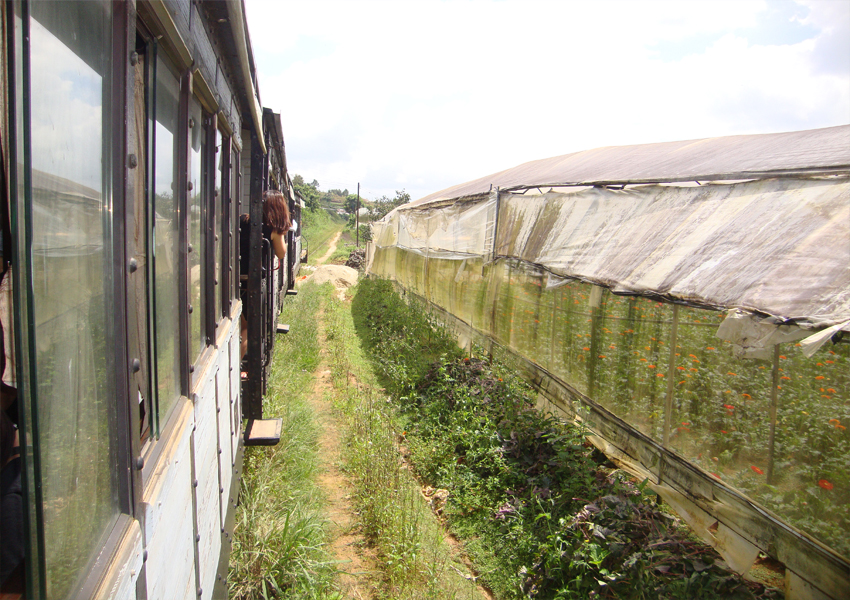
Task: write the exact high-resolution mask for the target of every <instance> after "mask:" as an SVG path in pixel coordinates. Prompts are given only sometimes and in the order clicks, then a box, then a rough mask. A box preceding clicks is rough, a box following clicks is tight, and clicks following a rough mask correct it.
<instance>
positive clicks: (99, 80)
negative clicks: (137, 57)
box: [30, 2, 118, 598]
mask: <svg viewBox="0 0 850 600" xmlns="http://www.w3.org/2000/svg"><path fill="white" fill-rule="evenodd" d="M31 7H32V20H31V24H30V27H31V37H30V43H31V60H32V67H31V72H30V73H31V86H32V89H31V94H32V96H31V119H32V120H31V133H32V138H31V139H32V164H31V167H32V223H31V227H32V278H33V290H32V294H33V300H34V320H35V327H36V333H35V340H36V370H37V406H36V410H37V414H38V423H39V428H40V443H41V450H40V451H41V468H42V472H41V482H42V486H43V487H42V493H43V511H44V514H43V517H44V537H45V544H44V547H45V559H46V566H47V573H46V584H47V587H46V593H47V597H48V598H61V597H64V596H66V595H67V593H68V592H69V590H70V589H71V588H72V586H73V585H74V584H75V582H76V581H77V580H78V579H79V578H80V577H84V576H85V575H86V571H87V569H86V567H87V564H88V563H89V560H90V558H91V557H92V556H93V554H94V552H95V550H96V549H97V548H98V547H99V545H100V542H101V540H102V538H103V537H104V535H105V534H106V532H107V531H108V529H109V527H110V526H111V525H112V524H113V523H114V520H115V518H116V517H117V514H118V497H117V481H116V469H114V468H113V463H114V461H113V456H114V452H115V444H114V441H113V439H112V433H111V432H113V431H115V428H114V426H111V424H112V422H113V419H114V415H113V412H112V410H113V407H114V404H115V388H114V379H113V376H112V373H113V372H114V367H113V365H112V363H111V361H110V357H111V356H112V355H114V348H113V340H112V337H111V335H110V332H109V329H108V327H107V323H108V321H109V319H110V318H111V316H112V311H113V306H112V299H111V292H110V290H111V288H112V277H111V264H112V253H111V243H112V239H111V223H110V218H111V211H110V203H111V197H110V194H109V189H108V187H107V182H109V178H108V169H109V151H108V146H106V147H105V143H108V142H105V140H108V139H109V131H108V130H106V129H105V127H104V123H107V122H108V118H109V115H108V109H109V102H108V101H105V98H107V93H108V89H109V82H108V80H107V79H106V76H107V75H108V73H109V67H110V60H109V56H110V29H109V23H110V20H111V15H110V10H111V8H110V5H109V4H108V3H95V2H81V3H76V2H75V3H62V4H61V5H57V4H55V3H49V4H48V3H39V2H35V3H32V5H31Z"/></svg>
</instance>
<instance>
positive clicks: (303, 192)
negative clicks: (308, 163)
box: [292, 175, 320, 211]
mask: <svg viewBox="0 0 850 600" xmlns="http://www.w3.org/2000/svg"><path fill="white" fill-rule="evenodd" d="M292 187H294V188H295V191H296V192H298V195H299V196H301V198H302V200H304V204H305V205H306V206H307V208H308V209H310V210H312V211H315V210H318V208H319V206H320V205H319V196H320V193H319V189H318V188H319V182H318V181H316V180H315V179H314V180H313V183H310V184H305V183H304V178H303V177H301V175H294V176H293V177H292Z"/></svg>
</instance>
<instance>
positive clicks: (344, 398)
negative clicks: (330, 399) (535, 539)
mask: <svg viewBox="0 0 850 600" xmlns="http://www.w3.org/2000/svg"><path fill="white" fill-rule="evenodd" d="M325 315H326V323H327V325H326V332H327V340H328V347H327V350H328V358H329V363H330V367H331V372H332V375H333V377H332V380H333V381H334V385H335V388H334V395H335V406H336V408H337V409H338V411H339V413H338V414H340V415H341V419H342V420H343V421H344V429H345V431H346V436H345V442H346V445H345V456H344V463H345V468H346V469H347V470H348V471H349V473H350V474H351V475H352V479H353V480H354V482H355V486H356V494H355V501H356V505H357V509H358V514H359V518H360V523H359V525H360V529H361V532H362V534H363V535H364V537H365V538H366V540H367V543H368V544H369V545H370V546H371V547H372V548H374V550H375V552H376V553H377V556H378V560H379V569H380V571H381V580H380V584H379V589H378V590H377V597H380V598H385V599H387V600H390V599H391V600H426V599H427V600H442V599H446V600H448V599H458V600H459V599H465V598H470V599H473V598H481V595H480V592H478V590H477V587H476V586H475V584H474V582H473V581H471V580H470V579H468V578H469V575H465V574H466V573H468V571H467V569H466V567H465V566H464V565H463V563H462V562H460V560H459V558H458V557H457V556H456V552H454V551H453V550H452V548H451V547H450V545H449V544H448V543H447V541H446V539H445V534H444V532H443V529H442V527H441V525H440V523H439V521H438V520H437V519H436V518H435V517H434V515H433V513H432V512H431V509H430V507H429V506H428V503H427V501H426V500H425V498H423V495H422V493H421V491H420V488H419V484H418V482H417V481H416V480H415V479H414V478H413V476H412V474H411V473H410V471H409V470H408V469H407V468H406V465H405V464H404V463H403V462H400V460H399V459H400V456H401V448H400V445H401V444H403V443H404V435H403V432H402V430H400V429H399V428H398V426H397V424H396V421H395V411H394V409H393V407H392V405H391V404H388V400H387V398H386V395H385V394H384V393H383V392H382V390H380V389H379V388H378V387H377V386H376V381H375V378H374V375H373V372H372V368H371V365H370V364H369V361H368V360H367V359H366V357H365V356H364V354H363V351H362V348H361V345H360V340H359V339H358V337H357V335H356V333H355V330H354V323H353V321H352V317H351V310H350V309H349V306H348V305H347V304H345V303H342V302H339V301H338V300H336V299H333V300H332V301H331V303H330V304H329V305H328V306H327V307H326V311H325Z"/></svg>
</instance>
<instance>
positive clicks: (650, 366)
mask: <svg viewBox="0 0 850 600" xmlns="http://www.w3.org/2000/svg"><path fill="white" fill-rule="evenodd" d="M646 366H647V367H649V368H650V369H654V368H655V365H646Z"/></svg>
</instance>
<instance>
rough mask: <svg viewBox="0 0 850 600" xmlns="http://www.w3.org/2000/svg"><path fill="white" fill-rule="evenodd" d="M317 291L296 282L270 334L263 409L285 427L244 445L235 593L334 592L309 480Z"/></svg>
mask: <svg viewBox="0 0 850 600" xmlns="http://www.w3.org/2000/svg"><path fill="white" fill-rule="evenodd" d="M323 293H324V292H323V291H322V290H321V289H320V288H318V287H316V286H314V285H309V284H308V285H305V286H303V287H302V288H301V291H300V294H299V295H298V296H296V297H294V299H292V300H291V301H290V300H288V301H287V302H286V304H285V305H284V311H283V314H282V315H281V318H282V319H285V320H287V321H288V322H289V323H290V324H291V330H290V333H289V334H288V335H287V336H286V337H280V338H278V339H277V341H276V347H275V354H274V362H273V363H272V372H271V378H270V381H269V386H268V395H267V397H266V404H265V406H264V412H265V414H267V415H269V416H270V417H281V418H282V419H283V431H284V435H282V436H281V441H280V443H279V444H278V445H277V446H274V447H254V448H247V449H246V450H245V468H244V470H243V474H244V475H243V480H242V491H241V494H240V502H239V507H238V509H237V513H236V528H235V530H234V536H233V549H232V553H231V558H230V574H229V577H228V585H229V595H230V598H234V599H236V600H243V599H244V600H247V599H255V598H292V599H296V598H297V599H305V600H306V599H320V598H321V599H328V600H330V599H334V598H338V597H339V596H338V595H337V593H336V592H335V591H334V585H333V578H334V575H335V571H336V570H335V568H334V565H333V563H332V561H331V559H330V557H329V556H328V555H327V553H326V551H325V547H324V545H325V541H326V540H325V527H326V523H325V521H324V517H323V515H322V509H323V497H322V494H321V492H320V490H319V489H318V487H317V486H316V484H315V475H316V472H317V469H318V467H319V465H318V461H317V442H318V433H319V431H318V425H317V424H316V421H315V417H314V413H313V411H312V409H311V407H310V405H309V404H308V402H307V393H309V391H310V389H311V382H312V374H313V371H314V369H315V368H316V367H317V366H318V364H319V344H318V339H317V336H316V313H317V311H318V308H319V306H320V303H321V301H322V296H323ZM324 295H327V294H324Z"/></svg>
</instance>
